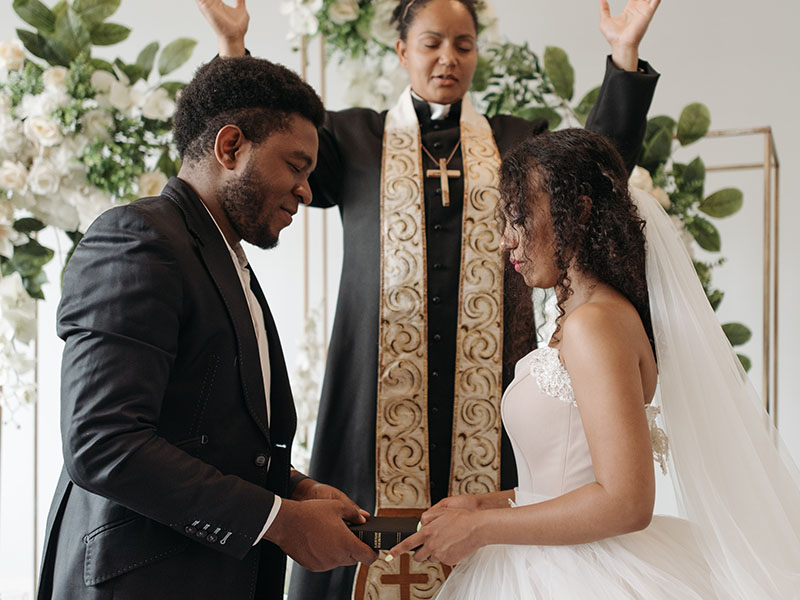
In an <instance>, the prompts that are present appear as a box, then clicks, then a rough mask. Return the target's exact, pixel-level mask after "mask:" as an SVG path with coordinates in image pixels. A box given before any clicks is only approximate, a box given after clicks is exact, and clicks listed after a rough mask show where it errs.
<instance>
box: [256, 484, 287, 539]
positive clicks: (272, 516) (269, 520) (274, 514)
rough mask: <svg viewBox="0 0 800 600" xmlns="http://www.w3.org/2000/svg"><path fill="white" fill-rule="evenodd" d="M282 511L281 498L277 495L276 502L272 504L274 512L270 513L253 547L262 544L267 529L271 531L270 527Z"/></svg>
mask: <svg viewBox="0 0 800 600" xmlns="http://www.w3.org/2000/svg"><path fill="white" fill-rule="evenodd" d="M280 509H281V497H280V496H278V495H277V494H276V495H275V501H274V502H273V503H272V510H270V511H269V516H268V517H267V522H266V523H264V529H262V530H261V533H260V534H259V536H258V537H257V538H256V541H255V542H253V546H255V545H256V544H257V543H258V542H260V541H261V539H262V538H263V537H264V535H265V534H266V533H267V529H269V526H270V525H272V522H273V521H274V520H275V517H277V516H278V511H279V510H280Z"/></svg>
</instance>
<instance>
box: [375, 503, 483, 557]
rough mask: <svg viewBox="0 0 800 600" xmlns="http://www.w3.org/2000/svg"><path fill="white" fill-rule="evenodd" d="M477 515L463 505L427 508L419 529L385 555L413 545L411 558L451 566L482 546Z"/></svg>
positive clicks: (479, 522)
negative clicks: (425, 516) (460, 506)
mask: <svg viewBox="0 0 800 600" xmlns="http://www.w3.org/2000/svg"><path fill="white" fill-rule="evenodd" d="M480 514H481V513H478V514H476V513H475V511H472V510H466V509H463V508H444V507H440V508H431V509H430V510H428V511H426V513H425V515H427V519H423V520H427V522H426V523H425V524H424V525H423V527H422V529H420V530H419V531H418V532H417V533H415V534H414V535H412V536H410V537H408V538H406V539H405V540H403V541H402V542H400V543H399V544H397V545H396V546H395V547H394V548H392V549H391V550H389V555H390V556H391V557H392V558H396V557H398V556H399V555H401V554H403V553H404V552H410V551H411V550H412V549H414V548H416V551H415V552H414V560H417V561H419V562H422V561H425V560H436V561H439V562H441V563H444V564H446V565H455V564H456V563H457V562H459V561H460V560H463V559H464V558H466V557H467V556H469V555H470V554H472V553H473V552H475V550H477V549H478V548H480V547H481V546H483V542H481V536H480V531H481V528H482V522H483V520H482V519H481V517H480V516H479V515H480Z"/></svg>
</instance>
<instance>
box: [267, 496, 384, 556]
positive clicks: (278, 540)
mask: <svg viewBox="0 0 800 600" xmlns="http://www.w3.org/2000/svg"><path fill="white" fill-rule="evenodd" d="M363 520H364V519H363V517H362V515H361V513H360V512H359V509H358V507H357V506H356V505H355V504H354V503H353V502H352V501H349V499H348V501H347V502H345V501H343V500H304V501H302V502H298V501H296V500H288V499H286V500H283V501H282V502H281V508H280V510H279V511H278V516H277V517H276V518H275V520H274V521H273V522H272V525H270V527H269V529H267V533H266V534H265V535H264V539H267V540H269V541H271V542H273V543H275V544H277V545H278V546H280V548H281V549H282V550H283V551H284V552H286V554H288V555H289V556H290V557H291V558H292V559H293V560H294V561H295V562H297V563H299V564H300V565H302V566H303V567H305V568H306V569H309V570H310V571H328V570H330V569H333V568H335V567H340V566H344V565H353V564H355V563H357V562H362V563H364V564H371V563H372V562H373V561H374V560H375V558H376V554H375V552H374V551H373V550H372V549H371V548H370V547H369V546H367V545H366V544H364V543H363V542H362V541H361V540H359V539H358V538H357V537H356V536H355V535H353V533H352V532H351V531H350V530H349V529H348V528H347V525H346V523H345V521H349V522H352V523H362V522H363Z"/></svg>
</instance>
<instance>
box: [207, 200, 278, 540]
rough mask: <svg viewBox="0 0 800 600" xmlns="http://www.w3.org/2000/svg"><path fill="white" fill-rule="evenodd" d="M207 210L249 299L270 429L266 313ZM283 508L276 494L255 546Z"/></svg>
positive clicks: (242, 258) (240, 253) (239, 256)
mask: <svg viewBox="0 0 800 600" xmlns="http://www.w3.org/2000/svg"><path fill="white" fill-rule="evenodd" d="M203 206H204V207H205V209H206V210H207V211H208V214H209V216H210V217H211V220H212V221H214V225H216V226H217V230H219V234H220V235H221V236H222V239H223V240H225V246H226V247H227V248H228V252H229V253H230V255H231V260H232V261H233V266H234V267H236V274H237V275H238V276H239V283H241V284H242V291H243V292H244V297H245V298H247V306H248V308H249V309H250V317H251V319H252V321H253V330H254V331H255V334H256V339H257V340H258V358H259V361H260V363H261V375H262V379H263V380H264V397H265V398H266V399H267V427H269V422H270V405H269V399H270V398H269V396H270V394H269V387H270V368H269V345H268V343H267V328H266V326H265V325H264V311H263V310H261V305H260V304H259V303H258V298H256V295H255V294H254V293H253V289H252V288H251V287H250V275H251V273H250V269H249V268H248V267H247V265H248V262H247V256H246V255H245V253H244V249H243V248H242V245H241V243H239V242H237V243H236V245H235V246H233V247H231V245H230V244H229V243H228V240H227V239H226V238H225V235H224V234H223V233H222V229H220V228H219V223H217V220H216V219H215V218H214V215H212V214H211V211H210V210H208V207H207V206H206V205H205V204H203ZM269 464H270V463H269V462H267V469H269ZM280 508H281V497H280V496H278V495H277V494H275V501H274V502H273V504H272V510H270V511H269V516H267V522H266V523H264V527H263V529H262V530H261V534H260V535H259V536H258V538H256V541H255V542H254V543H253V545H254V546H255V545H256V544H257V543H258V542H260V541H261V538H262V537H264V534H265V533H266V532H267V529H269V526H270V525H272V522H273V521H274V520H275V517H276V516H278V511H279V510H280Z"/></svg>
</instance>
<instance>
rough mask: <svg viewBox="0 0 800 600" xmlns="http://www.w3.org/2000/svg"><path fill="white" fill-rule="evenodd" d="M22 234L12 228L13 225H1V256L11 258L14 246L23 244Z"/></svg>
mask: <svg viewBox="0 0 800 600" xmlns="http://www.w3.org/2000/svg"><path fill="white" fill-rule="evenodd" d="M20 237H22V234H21V233H20V232H18V231H17V230H16V229H14V228H13V227H12V226H11V223H0V256H5V257H6V258H11V257H12V256H13V255H14V245H15V244H19V243H21V242H22V240H21V239H20Z"/></svg>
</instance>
